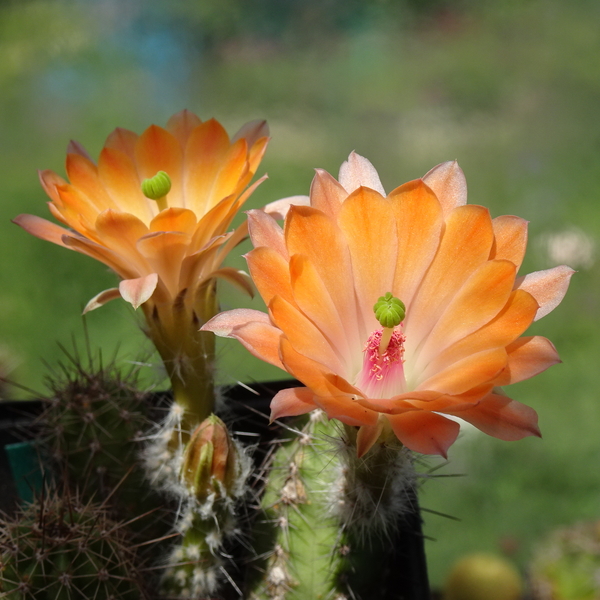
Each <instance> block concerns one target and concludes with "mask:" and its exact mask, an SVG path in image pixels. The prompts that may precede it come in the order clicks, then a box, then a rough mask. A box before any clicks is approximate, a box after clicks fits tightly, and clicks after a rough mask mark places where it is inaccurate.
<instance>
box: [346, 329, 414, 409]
mask: <svg viewBox="0 0 600 600" xmlns="http://www.w3.org/2000/svg"><path fill="white" fill-rule="evenodd" d="M382 335H383V330H382V329H380V330H378V331H374V332H373V333H372V334H371V335H370V336H369V339H368V340H367V343H366V344H365V347H364V349H363V352H364V359H363V368H362V370H361V372H360V374H359V376H358V379H357V382H356V386H357V387H358V388H359V389H360V390H361V391H363V392H364V393H365V395H366V396H367V397H371V398H389V397H391V396H394V395H396V394H401V393H402V392H403V391H404V387H405V379H404V367H403V364H404V341H405V340H406V338H405V336H404V334H402V333H401V332H400V331H399V330H397V329H394V331H393V333H392V336H391V338H390V341H389V343H388V345H387V348H386V349H385V351H384V352H383V353H380V344H381V338H382Z"/></svg>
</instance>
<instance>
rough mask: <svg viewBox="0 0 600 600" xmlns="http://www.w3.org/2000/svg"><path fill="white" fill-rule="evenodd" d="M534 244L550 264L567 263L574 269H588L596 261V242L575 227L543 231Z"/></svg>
mask: <svg viewBox="0 0 600 600" xmlns="http://www.w3.org/2000/svg"><path fill="white" fill-rule="evenodd" d="M535 245H536V247H537V249H538V251H539V252H540V253H541V254H542V255H543V256H544V259H545V260H546V261H547V262H548V263H549V264H550V265H552V266H554V265H562V264H568V265H570V266H572V267H573V268H575V269H590V268H591V267H592V266H593V264H594V262H595V261H596V243H595V242H594V240H593V238H592V237H591V236H589V235H587V234H586V233H584V232H583V231H581V229H578V228H577V227H569V228H568V229H564V230H562V231H558V232H555V233H550V232H548V233H544V234H542V235H540V236H539V237H538V238H537V239H536V241H535Z"/></svg>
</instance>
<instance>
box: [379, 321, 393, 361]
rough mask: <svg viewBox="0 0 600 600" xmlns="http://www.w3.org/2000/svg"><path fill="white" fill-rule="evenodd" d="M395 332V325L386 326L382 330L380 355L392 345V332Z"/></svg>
mask: <svg viewBox="0 0 600 600" xmlns="http://www.w3.org/2000/svg"><path fill="white" fill-rule="evenodd" d="M393 333H394V328H393V327H384V328H383V331H382V332H381V341H380V342H379V356H381V355H383V354H385V351H386V350H387V349H388V346H389V345H390V340H391V339H392V334H393Z"/></svg>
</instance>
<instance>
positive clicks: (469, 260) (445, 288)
mask: <svg viewBox="0 0 600 600" xmlns="http://www.w3.org/2000/svg"><path fill="white" fill-rule="evenodd" d="M493 241H494V234H493V231H492V221H491V219H490V215H489V212H488V210H487V209H486V208H483V207H482V206H475V205H467V206H460V207H458V208H455V209H454V210H453V211H451V212H450V214H449V215H448V217H447V218H446V228H445V231H444V234H443V236H442V241H441V243H440V246H439V248H438V251H437V253H436V255H435V257H434V259H433V262H432V263H431V265H430V267H429V270H428V271H427V273H426V274H425V276H424V278H423V282H422V284H421V286H420V288H419V289H418V290H417V293H416V294H415V297H414V299H413V302H412V303H411V305H410V307H409V308H408V310H407V313H406V319H405V321H404V332H405V335H406V344H405V349H406V351H407V354H409V355H410V354H411V352H412V351H414V349H415V348H416V347H418V346H419V344H420V343H421V341H422V340H423V339H424V338H425V336H426V335H428V334H429V332H430V331H431V329H432V328H433V326H434V325H435V323H436V322H437V320H438V319H439V317H440V315H441V314H442V313H443V312H444V310H445V309H446V307H447V306H448V304H449V302H450V301H451V300H452V298H453V297H454V295H455V294H456V293H457V292H458V290H460V288H461V287H462V286H463V285H464V283H465V281H466V280H467V279H468V278H469V277H470V276H471V274H472V273H474V272H475V270H476V269H477V268H478V267H479V265H481V264H482V263H483V262H485V261H486V260H487V258H488V256H489V254H490V249H491V247H492V243H493Z"/></svg>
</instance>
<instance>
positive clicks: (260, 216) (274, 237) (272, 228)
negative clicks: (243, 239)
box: [247, 210, 289, 260]
mask: <svg viewBox="0 0 600 600" xmlns="http://www.w3.org/2000/svg"><path fill="white" fill-rule="evenodd" d="M247 215H248V231H249V233H250V239H251V240H252V244H253V245H254V247H255V248H258V247H260V246H267V247H269V248H271V249H272V250H275V251H276V252H277V253H278V254H280V255H281V256H282V257H283V258H284V259H286V260H287V259H288V258H289V256H288V253H287V248H286V247H285V240H284V239H283V229H281V227H279V224H278V223H277V221H275V219H274V218H273V217H272V216H271V215H268V214H267V213H266V212H265V211H262V210H249V211H248V212H247Z"/></svg>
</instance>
